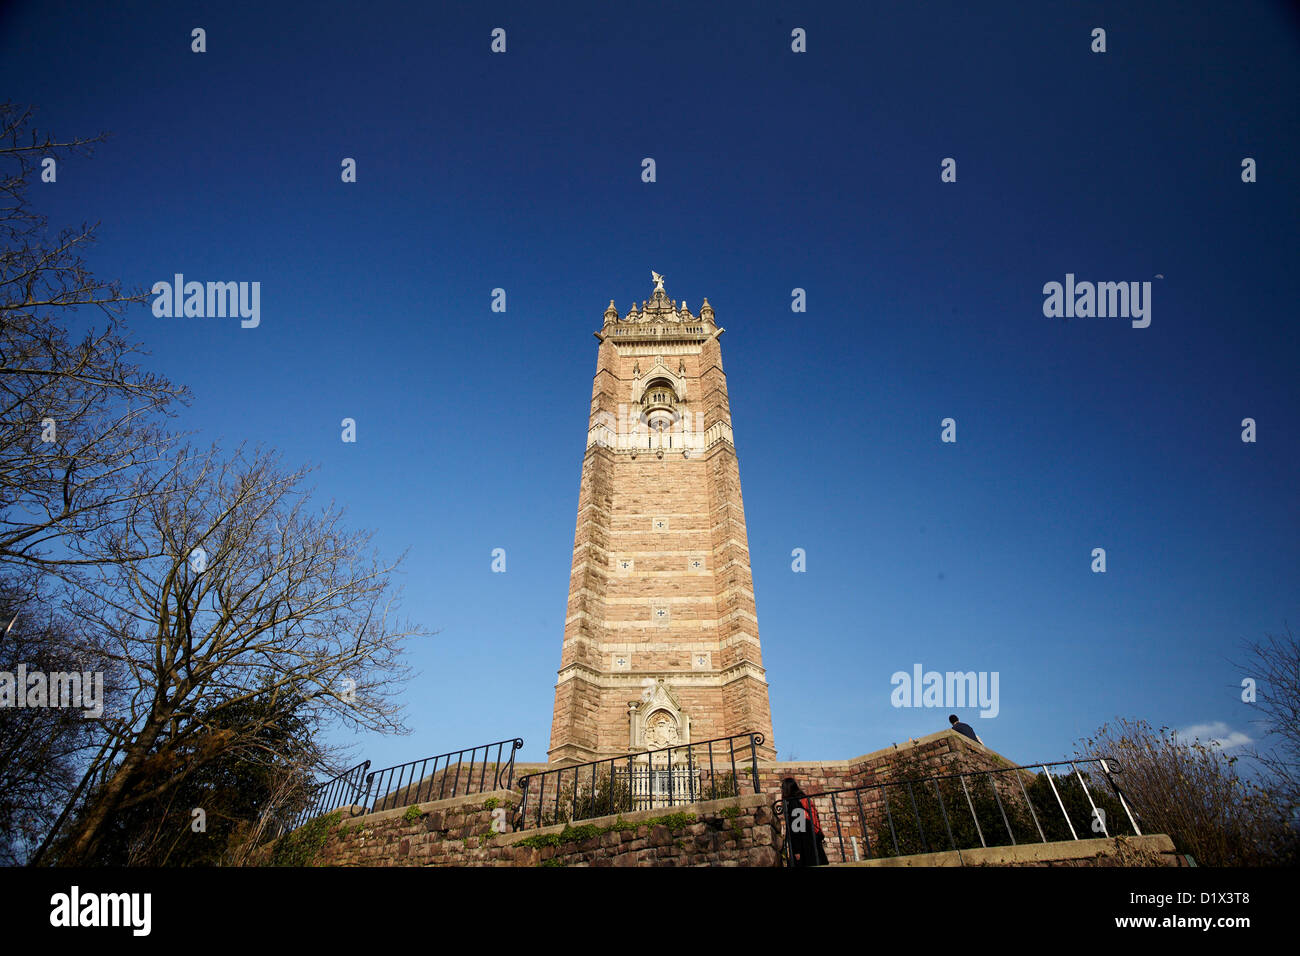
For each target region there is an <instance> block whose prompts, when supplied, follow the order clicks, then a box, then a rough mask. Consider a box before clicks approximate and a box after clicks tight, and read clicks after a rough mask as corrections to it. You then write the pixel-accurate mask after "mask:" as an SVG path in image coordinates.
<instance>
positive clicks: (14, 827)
mask: <svg viewBox="0 0 1300 956" xmlns="http://www.w3.org/2000/svg"><path fill="white" fill-rule="evenodd" d="M104 670H105V662H104V661H102V660H101V659H99V658H98V656H97V655H96V654H95V651H94V648H93V647H90V646H88V645H86V644H85V642H83V641H82V640H81V639H80V635H78V634H77V633H76V631H75V630H74V629H73V628H71V627H70V626H69V624H68V622H67V620H66V619H65V618H63V617H62V616H61V615H59V614H58V612H57V611H56V610H55V609H54V608H53V607H52V606H51V605H50V603H49V602H48V601H47V600H46V599H45V595H44V594H43V593H42V591H41V589H40V586H39V581H38V580H36V575H33V574H30V573H29V574H27V575H24V576H23V577H22V578H20V579H12V578H9V577H4V578H3V579H0V680H2V681H3V682H4V684H5V687H4V689H3V691H0V864H10V865H12V864H19V863H23V862H26V860H27V859H28V858H29V857H30V855H31V853H32V851H33V850H34V849H35V848H36V847H37V846H38V845H39V844H40V842H41V839H42V837H44V836H45V834H46V833H47V832H48V831H49V829H50V826H51V825H52V824H53V822H54V820H55V819H56V818H57V817H58V816H59V813H60V811H61V810H62V809H63V808H64V806H66V805H67V802H68V801H69V800H70V799H71V797H72V794H73V791H74V788H75V787H76V786H77V782H78V780H80V770H81V768H82V767H84V765H85V762H86V760H87V759H88V757H89V756H90V754H92V753H93V752H94V749H95V747H96V746H97V743H98V741H99V739H100V737H99V734H98V732H97V731H98V723H97V721H95V720H94V719H92V718H91V717H89V716H87V713H86V711H85V710H84V709H83V707H82V706H77V705H78V704H81V705H84V704H85V703H86V702H85V700H84V699H81V698H80V693H79V694H78V698H79V699H78V700H77V701H72V700H69V701H67V704H69V705H70V706H56V705H57V704H61V703H63V701H62V700H61V697H62V695H61V693H60V692H59V691H56V690H54V687H55V686H56V684H55V681H53V680H52V678H53V677H54V675H60V677H63V676H69V675H71V674H77V675H79V676H80V675H82V674H90V673H91V672H99V673H100V675H101V679H102V680H103V684H102V685H101V687H102V689H103V691H104V692H111V691H112V689H113V681H112V676H113V675H112V673H111V672H109V673H108V674H107V676H105V675H104ZM31 675H40V676H41V677H42V678H44V680H45V681H46V683H45V686H44V694H45V700H46V703H47V705H48V706H39V705H38V706H25V705H24V706H15V705H16V704H17V703H18V701H17V698H18V697H19V696H21V697H23V698H24V699H26V696H27V691H28V690H29V687H28V681H27V677H28V676H31ZM77 689H78V691H81V690H82V688H81V686H80V680H79V679H78V688H77ZM11 695H12V696H11ZM96 696H97V695H96Z"/></svg>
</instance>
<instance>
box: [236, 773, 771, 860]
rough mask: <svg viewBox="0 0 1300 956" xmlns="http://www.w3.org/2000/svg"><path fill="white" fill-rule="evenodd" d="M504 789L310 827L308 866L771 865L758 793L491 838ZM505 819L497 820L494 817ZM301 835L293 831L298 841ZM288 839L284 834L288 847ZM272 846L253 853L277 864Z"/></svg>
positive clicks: (767, 813)
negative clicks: (314, 835)
mask: <svg viewBox="0 0 1300 956" xmlns="http://www.w3.org/2000/svg"><path fill="white" fill-rule="evenodd" d="M518 800H519V794H517V793H514V792H513V791H509V790H499V791H495V792H493V793H486V794H475V795H473V796H468V797H456V798H454V799H451V800H439V801H435V802H432V803H425V804H421V805H419V806H418V807H417V808H415V809H410V808H408V809H405V810H396V809H395V810H383V811H380V812H378V813H370V814H366V815H365V816H362V817H356V818H352V819H338V818H337V817H333V818H329V820H328V822H326V823H324V824H318V825H317V826H318V828H322V829H321V832H320V838H321V839H320V841H319V842H320V844H321V845H320V846H319V849H318V850H316V851H315V852H314V853H313V854H312V856H311V858H310V859H303V858H302V854H298V853H295V854H291V855H288V857H287V858H288V859H290V860H291V861H292V862H293V863H296V864H305V865H316V866H776V865H777V862H778V859H777V848H778V844H779V839H780V836H779V830H778V828H777V825H776V821H775V819H774V817H773V814H772V810H771V798H770V796H769V795H766V794H758V795H750V796H747V797H740V798H737V799H730V800H714V801H710V802H708V803H697V804H693V805H691V806H687V807H669V808H666V809H659V810H642V811H638V812H635V813H626V814H622V815H619V816H610V817H598V818H596V819H593V820H587V821H583V822H582V823H581V824H580V825H578V826H576V827H565V826H553V827H544V828H539V829H535V830H524V831H521V832H518V833H494V832H493V829H492V827H493V822H494V820H496V821H498V822H499V821H500V820H501V819H502V818H503V817H504V818H505V819H509V818H510V817H511V816H513V809H514V807H515V806H516V804H517V802H518ZM499 810H504V811H505V813H504V814H501V813H495V814H494V811H499ZM307 829H308V828H306V827H304V828H300V830H299V831H296V833H298V834H302V833H303V832H304V831H307ZM292 836H293V835H290V837H291V838H292ZM277 858H278V859H281V860H283V859H285V858H286V854H284V853H280V854H278V855H277V853H276V851H275V849H274V847H263V848H262V849H261V850H260V851H259V852H258V853H257V854H255V859H254V862H255V864H257V865H267V864H270V863H273V862H274V861H275V860H276V859H277Z"/></svg>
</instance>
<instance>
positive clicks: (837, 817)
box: [808, 793, 846, 863]
mask: <svg viewBox="0 0 1300 956" xmlns="http://www.w3.org/2000/svg"><path fill="white" fill-rule="evenodd" d="M808 805H809V806H812V797H809V798H808ZM831 812H832V813H834V814H835V835H836V836H837V837H838V838H839V842H840V862H841V863H843V862H844V860H845V859H846V857H845V856H844V828H843V827H841V826H840V808H839V806H838V805H837V804H836V802H835V794H834V793H832V794H831Z"/></svg>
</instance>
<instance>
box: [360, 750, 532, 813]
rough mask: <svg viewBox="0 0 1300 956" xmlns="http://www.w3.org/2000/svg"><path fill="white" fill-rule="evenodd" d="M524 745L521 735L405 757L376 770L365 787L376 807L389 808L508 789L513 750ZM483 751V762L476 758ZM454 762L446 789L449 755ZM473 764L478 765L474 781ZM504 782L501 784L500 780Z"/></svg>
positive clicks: (512, 769)
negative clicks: (462, 776)
mask: <svg viewBox="0 0 1300 956" xmlns="http://www.w3.org/2000/svg"><path fill="white" fill-rule="evenodd" d="M507 744H509V745H510V752H509V754H507V755H506V756H505V758H504V759H503V758H502V754H503V752H504V750H505V746H506V745H507ZM523 745H524V741H523V738H522V737H507V738H506V739H505V740H494V741H492V743H490V744H479V745H477V746H475V747H467V748H464V749H462V750H451V751H448V752H447V753H445V754H438V755H436V756H433V757H424V758H422V759H419V760H408V761H407V762H406V763H401V764H395V765H393V766H391V767H384V768H383V769H381V770H376V771H374V772H373V773H371V774H370V775H369V776H368V777H366V789H367V792H369V793H370V794H371V796H372V799H373V801H374V809H375V810H386V809H392V807H395V806H398V805H399V804H413V803H423V802H424V801H426V800H442V799H444V798H446V797H456V796H461V795H463V794H467V793H485V792H487V791H489V790H502V789H505V790H508V789H510V786H511V784H512V783H513V782H514V774H515V753H516V752H517V751H518V750H519V749H520V748H521V747H523ZM493 747H495V748H496V758H495V760H493V761H492V766H493V770H492V777H491V780H490V784H491V785H490V786H489V785H488V784H489V780H488V757H489V755H490V752H491V749H492V748H493ZM480 750H481V751H483V755H482V761H481V762H479V761H478V752H479V751H480ZM466 754H469V762H468V766H467V765H466V761H465V755H466ZM453 757H455V758H456V762H455V772H456V775H455V778H454V779H453V780H452V782H451V792H450V793H448V792H447V782H448V776H449V775H450V773H451V770H452V758H453ZM431 761H432V763H433V769H432V771H430V770H429V763H430V762H431ZM440 761H441V762H442V770H441V776H439V773H440V771H439V770H438V764H439V762H440ZM475 767H478V771H477V777H478V780H477V782H475V779H474V778H475V775H476V772H475ZM462 773H464V775H465V781H464V785H463V786H462V784H461V775H462ZM503 782H504V786H502V783H503ZM435 785H436V786H437V791H438V795H437V796H436V797H435V796H433V792H434V787H435Z"/></svg>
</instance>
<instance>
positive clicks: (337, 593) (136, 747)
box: [58, 449, 423, 864]
mask: <svg viewBox="0 0 1300 956" xmlns="http://www.w3.org/2000/svg"><path fill="white" fill-rule="evenodd" d="M304 475H305V472H304V471H294V472H283V471H281V470H280V469H279V467H278V463H277V462H276V460H275V458H274V457H273V456H272V455H270V454H267V453H264V452H260V451H259V452H256V453H253V454H245V453H244V452H243V451H242V450H241V451H240V452H239V453H237V454H236V455H235V456H233V457H232V458H230V459H228V460H225V459H222V458H221V457H220V455H219V453H218V452H217V451H216V450H215V449H214V450H211V451H208V452H206V453H204V454H195V453H192V452H190V451H189V450H188V449H187V450H185V451H183V452H181V453H180V454H179V455H178V456H177V457H176V459H175V460H174V462H173V463H172V466H171V467H170V468H169V469H168V470H167V471H166V473H165V474H163V475H161V476H153V477H149V476H141V477H140V478H139V479H138V492H139V497H138V498H137V499H136V500H137V501H138V504H137V506H136V507H134V508H133V509H132V510H131V511H130V513H129V514H128V515H127V517H126V520H125V521H123V522H122V523H121V524H119V525H115V526H112V527H106V528H103V529H101V530H100V531H99V532H98V533H97V535H96V536H95V549H96V550H97V551H98V553H100V554H102V555H104V556H105V558H106V559H107V561H108V563H106V564H104V565H102V566H101V567H99V568H98V569H97V571H96V573H97V575H98V581H97V582H96V583H95V584H94V586H93V587H90V586H88V588H87V590H86V591H85V592H83V593H82V595H81V596H80V597H79V598H78V599H77V600H76V601H75V602H74V603H73V605H72V608H71V614H72V617H73V620H74V621H75V623H76V624H77V626H78V627H80V628H81V629H82V630H83V631H85V632H87V633H90V634H95V635H97V638H96V640H97V642H98V643H99V644H100V646H101V647H102V648H103V649H104V652H105V653H106V655H107V656H108V657H109V658H110V659H111V660H112V661H114V662H115V663H116V664H117V665H118V666H120V667H121V668H122V669H123V670H124V671H125V672H126V673H127V674H129V675H130V677H129V680H128V687H127V689H126V691H125V692H124V694H123V696H122V697H121V699H120V700H119V701H118V702H117V705H116V707H115V711H114V714H113V717H114V718H115V721H114V722H113V724H112V726H111V727H110V729H109V730H108V734H109V737H110V739H111V746H110V748H108V750H107V751H106V753H105V755H104V757H103V758H102V759H101V760H99V761H97V762H96V764H95V765H94V766H93V767H92V768H91V777H92V779H91V786H90V787H89V788H88V790H87V796H86V798H85V800H84V802H83V805H82V806H81V807H79V811H78V814H77V818H76V820H75V822H74V824H73V826H72V827H71V828H70V829H69V832H68V835H67V837H66V840H65V841H64V842H63V843H62V845H61V847H60V850H59V852H58V857H59V860H60V862H63V863H68V864H76V863H83V862H86V861H89V860H91V859H93V856H94V852H95V847H96V845H97V843H98V841H99V839H100V836H101V834H102V832H103V830H104V828H105V826H106V822H107V821H108V820H109V818H110V817H111V816H112V815H113V814H114V813H115V812H120V811H123V810H126V809H129V808H130V807H132V806H135V805H138V804H140V803H141V802H144V801H149V800H154V799H157V798H158V797H159V796H160V795H161V794H163V793H165V792H167V791H168V790H170V789H171V788H173V787H175V786H177V785H178V784H179V783H180V782H182V781H183V780H184V779H186V778H187V777H188V776H189V775H190V774H192V773H193V772H194V771H195V770H196V769H197V768H199V767H201V766H203V765H204V763H205V762H207V761H210V760H212V759H214V757H215V756H216V755H218V754H220V753H222V752H226V751H229V750H230V749H231V748H238V747H257V746H265V744H264V743H262V742H261V741H264V739H265V735H264V734H262V733H261V732H262V731H263V730H264V729H265V728H266V726H267V725H268V723H270V722H273V721H275V720H277V719H280V718H281V717H282V716H283V715H284V714H285V713H286V712H288V711H289V710H290V709H292V710H294V712H295V713H296V714H297V715H298V716H300V717H301V716H303V715H305V716H306V719H307V720H309V721H313V722H315V723H316V724H318V725H322V726H323V725H324V724H326V723H329V722H332V721H339V722H342V723H343V724H344V725H347V726H350V727H353V728H355V729H359V730H369V731H377V732H390V733H391V732H397V733H401V732H404V730H405V728H404V727H403V725H402V723H401V720H400V708H399V706H398V704H397V703H396V701H395V694H396V692H397V689H398V687H399V685H400V682H401V680H402V679H403V678H404V677H405V673H406V668H405V667H404V665H403V664H402V663H401V660H400V655H401V651H402V645H403V643H404V641H405V639H406V638H409V637H412V636H416V635H420V634H422V633H423V631H421V630H420V629H418V628H414V627H411V626H409V625H406V624H401V623H398V622H397V621H395V620H394V619H393V609H394V602H395V597H396V595H395V593H394V591H393V589H392V582H391V575H392V573H393V571H394V570H395V567H396V565H384V564H381V563H379V562H378V561H377V560H376V559H375V558H374V557H373V555H371V554H370V551H369V549H370V542H369V538H370V536H369V535H368V534H365V533H352V532H347V531H345V530H343V529H342V527H341V525H340V518H341V515H340V513H339V512H338V511H336V510H335V509H334V508H333V507H332V506H327V507H325V508H323V509H314V508H313V507H312V506H311V505H310V503H309V500H308V497H307V495H306V493H305V492H304V491H303V489H302V488H301V483H302V480H303V478H304ZM146 486H147V489H148V493H147V495H146V494H144V492H145V489H146ZM254 700H258V701H260V702H261V703H262V705H263V706H261V707H258V708H250V707H248V706H247V705H248V704H249V703H250V702H251V701H254Z"/></svg>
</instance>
